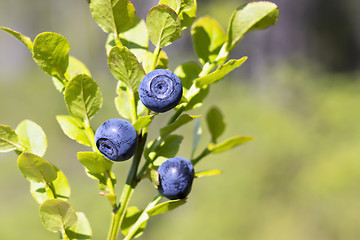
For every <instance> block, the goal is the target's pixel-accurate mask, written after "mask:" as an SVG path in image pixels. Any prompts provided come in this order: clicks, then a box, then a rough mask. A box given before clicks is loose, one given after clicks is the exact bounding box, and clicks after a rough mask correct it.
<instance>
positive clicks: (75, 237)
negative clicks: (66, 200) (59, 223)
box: [66, 212, 92, 240]
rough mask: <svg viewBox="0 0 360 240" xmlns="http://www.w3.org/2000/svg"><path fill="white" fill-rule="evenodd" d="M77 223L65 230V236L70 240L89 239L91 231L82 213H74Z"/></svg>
mask: <svg viewBox="0 0 360 240" xmlns="http://www.w3.org/2000/svg"><path fill="white" fill-rule="evenodd" d="M76 215H77V222H76V224H75V225H73V226H72V227H71V228H69V229H67V230H66V235H67V236H68V237H69V238H70V239H71V240H81V239H91V236H92V230H91V226H90V223H89V221H88V220H87V218H86V216H85V214H84V213H83V212H76Z"/></svg>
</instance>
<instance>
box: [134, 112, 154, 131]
mask: <svg viewBox="0 0 360 240" xmlns="http://www.w3.org/2000/svg"><path fill="white" fill-rule="evenodd" d="M154 117H155V114H153V115H147V116H141V117H139V118H138V119H137V120H136V122H135V123H134V124H133V126H134V128H135V130H137V131H138V130H141V129H143V128H146V127H148V126H149V125H150V123H151V122H152V120H153V119H154Z"/></svg>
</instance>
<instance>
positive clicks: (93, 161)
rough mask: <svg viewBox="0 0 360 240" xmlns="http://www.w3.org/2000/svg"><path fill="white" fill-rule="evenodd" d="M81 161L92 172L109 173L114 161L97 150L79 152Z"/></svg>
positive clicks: (78, 155)
mask: <svg viewBox="0 0 360 240" xmlns="http://www.w3.org/2000/svg"><path fill="white" fill-rule="evenodd" d="M77 157H78V159H79V162H80V163H81V164H82V165H83V166H84V167H85V168H86V170H87V171H88V172H89V173H92V174H103V175H105V174H107V173H109V172H110V171H111V167H112V165H113V163H112V162H111V161H110V160H107V159H106V158H105V157H104V156H103V155H102V154H100V153H97V152H78V153H77Z"/></svg>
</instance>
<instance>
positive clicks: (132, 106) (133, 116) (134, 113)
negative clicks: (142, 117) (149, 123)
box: [127, 89, 137, 123]
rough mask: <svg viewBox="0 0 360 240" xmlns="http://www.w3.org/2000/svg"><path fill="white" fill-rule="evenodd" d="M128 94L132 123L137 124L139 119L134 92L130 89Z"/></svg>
mask: <svg viewBox="0 0 360 240" xmlns="http://www.w3.org/2000/svg"><path fill="white" fill-rule="evenodd" d="M127 94H128V99H129V104H130V110H131V121H132V123H135V122H136V119H137V109H136V102H135V96H134V92H133V91H132V90H131V89H128V91H127Z"/></svg>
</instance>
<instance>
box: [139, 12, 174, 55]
mask: <svg viewBox="0 0 360 240" xmlns="http://www.w3.org/2000/svg"><path fill="white" fill-rule="evenodd" d="M146 26H147V29H148V34H149V38H150V40H151V42H152V43H153V44H154V45H155V46H156V47H158V48H163V47H166V46H168V45H170V44H171V43H172V42H174V41H175V40H176V39H178V38H180V36H181V23H180V19H179V18H178V16H177V14H176V12H175V11H174V10H172V9H171V8H170V7H168V6H167V5H157V6H154V7H152V8H151V9H150V11H149V14H148V15H147V18H146Z"/></svg>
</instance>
